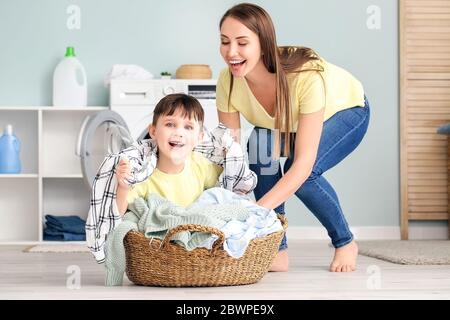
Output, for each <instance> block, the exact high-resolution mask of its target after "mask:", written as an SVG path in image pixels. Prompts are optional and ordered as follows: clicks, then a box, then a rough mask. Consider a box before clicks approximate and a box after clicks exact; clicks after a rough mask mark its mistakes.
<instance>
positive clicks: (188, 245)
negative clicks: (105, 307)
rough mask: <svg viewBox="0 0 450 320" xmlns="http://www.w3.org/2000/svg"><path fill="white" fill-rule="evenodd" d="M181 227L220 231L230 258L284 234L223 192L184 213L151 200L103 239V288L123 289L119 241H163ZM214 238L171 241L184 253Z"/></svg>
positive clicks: (184, 236) (207, 195)
mask: <svg viewBox="0 0 450 320" xmlns="http://www.w3.org/2000/svg"><path fill="white" fill-rule="evenodd" d="M264 212H265V214H264ZM246 223H247V224H246ZM184 224H199V225H203V226H209V227H214V228H217V229H219V230H223V231H224V233H225V235H226V238H225V242H224V250H226V251H227V252H228V254H229V255H230V256H232V257H235V258H239V257H240V256H242V255H243V254H244V253H245V250H246V248H247V245H248V243H249V242H250V240H252V239H254V238H256V237H259V236H263V235H266V234H269V233H273V232H276V231H280V230H283V228H282V226H281V223H280V221H279V220H278V219H277V216H276V214H275V213H274V212H273V210H268V209H265V208H262V207H260V206H258V205H256V204H254V203H252V202H251V201H249V200H248V199H247V198H245V197H242V196H239V195H236V194H234V193H233V192H231V191H229V190H225V189H223V188H212V189H209V190H206V191H205V192H204V193H203V194H202V196H200V198H199V199H198V200H197V201H196V203H195V204H193V205H192V206H191V207H189V208H186V209H185V208H182V207H180V206H177V205H175V204H173V203H172V202H170V201H168V200H166V199H163V198H161V197H159V196H158V195H156V194H150V196H149V198H148V199H147V201H146V200H144V199H143V198H138V199H136V201H135V202H134V204H133V205H131V206H130V211H129V212H128V213H127V214H126V215H125V216H124V220H123V222H122V223H121V224H120V225H119V226H118V227H117V228H116V229H114V230H113V231H111V232H110V233H109V234H108V238H107V243H106V260H105V267H106V285H120V284H122V279H123V273H124V271H125V267H126V260H125V249H124V246H123V239H124V237H125V235H126V234H127V233H128V232H129V231H130V230H138V231H139V232H142V233H144V234H145V235H146V236H147V237H149V238H157V239H163V238H164V236H165V235H166V233H167V231H168V230H169V229H172V228H174V227H176V226H179V225H184ZM214 237H215V236H212V235H211V234H210V233H204V232H194V233H191V232H189V231H184V232H179V233H177V234H175V235H174V236H173V237H172V240H174V241H175V242H176V243H178V244H179V245H181V246H183V247H184V248H185V249H186V250H193V249H195V248H199V247H204V246H206V247H208V246H209V247H210V246H211V245H212V243H213V242H214V240H215V238H214Z"/></svg>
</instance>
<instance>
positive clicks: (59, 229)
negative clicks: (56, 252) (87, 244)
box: [44, 214, 86, 241]
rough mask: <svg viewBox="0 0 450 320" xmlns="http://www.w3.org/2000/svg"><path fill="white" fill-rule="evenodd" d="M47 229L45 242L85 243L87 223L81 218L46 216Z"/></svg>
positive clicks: (45, 229)
mask: <svg viewBox="0 0 450 320" xmlns="http://www.w3.org/2000/svg"><path fill="white" fill-rule="evenodd" d="M45 219H46V227H45V228H44V240H49V241H85V240H86V232H85V224H86V221H84V220H83V219H81V218H80V217H79V216H53V215H50V214H47V215H45Z"/></svg>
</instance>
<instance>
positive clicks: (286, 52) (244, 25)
mask: <svg viewBox="0 0 450 320" xmlns="http://www.w3.org/2000/svg"><path fill="white" fill-rule="evenodd" d="M220 36H221V46H220V53H221V55H222V57H223V59H224V60H225V62H226V63H227V65H228V67H227V68H226V69H224V70H223V71H222V72H221V74H220V76H219V79H218V84H217V108H218V114H219V120H220V121H221V122H222V123H224V124H225V125H227V126H228V127H229V128H231V129H233V131H234V133H233V134H234V135H235V138H236V139H239V138H238V137H239V129H240V120H239V119H240V118H239V116H240V114H242V115H243V116H244V117H245V118H246V119H247V120H248V121H249V122H250V123H251V124H253V125H254V126H255V128H254V130H253V132H252V134H251V136H250V139H249V143H248V152H249V162H250V168H251V169H252V170H253V171H254V172H255V173H256V174H257V175H258V185H257V187H256V189H255V190H254V193H255V198H256V200H257V203H258V204H259V205H261V206H263V207H267V208H271V209H274V210H275V211H276V212H278V213H282V214H283V213H284V202H285V201H286V200H287V199H288V198H289V197H291V196H292V195H293V194H295V195H296V196H297V197H298V198H299V199H300V200H301V201H302V202H303V203H304V204H305V205H306V207H307V208H308V209H309V210H310V211H311V212H312V213H313V214H314V215H315V216H316V217H317V218H318V219H319V221H320V222H321V223H322V225H323V226H324V227H325V228H326V229H327V231H328V235H329V236H330V238H331V241H332V244H333V246H334V247H335V255H334V258H333V261H332V262H331V264H330V271H334V272H348V271H353V270H355V268H356V258H357V255H358V247H357V244H356V242H355V240H354V238H353V235H352V233H351V232H350V229H349V227H348V224H347V221H346V219H345V217H344V214H343V212H342V209H341V206H340V204H339V200H338V197H337V195H336V192H335V191H334V189H333V187H332V186H331V185H330V183H329V182H328V181H327V180H326V179H325V178H324V177H323V176H322V174H323V173H324V172H326V171H327V170H329V169H330V168H332V167H334V166H335V165H336V164H338V163H339V162H341V161H342V160H343V159H344V158H345V157H346V156H348V155H349V154H350V153H351V152H352V151H353V150H355V148H356V147H357V146H358V145H359V143H360V142H361V140H362V138H363V137H364V135H365V133H366V130H367V127H368V123H369V117H370V111H369V104H368V101H367V99H366V98H365V95H364V90H363V87H362V85H361V83H360V82H359V81H358V80H357V79H355V78H354V77H353V76H352V75H351V74H350V73H349V72H347V71H345V70H344V69H342V68H340V67H338V66H335V65H333V64H331V63H329V62H327V61H325V60H324V59H323V58H321V57H320V56H318V55H317V53H315V52H314V51H313V50H312V49H309V48H305V47H278V46H277V43H276V37H275V30H274V27H273V24H272V21H271V19H270V16H269V15H268V14H267V12H266V11H265V10H264V9H262V8H261V7H259V6H257V5H254V4H248V3H243V4H238V5H236V6H234V7H232V8H231V9H229V10H228V11H227V12H226V13H225V14H224V16H223V17H222V19H221V21H220ZM287 133H288V134H287ZM280 156H285V157H287V160H286V162H285V165H284V170H283V172H284V175H283V174H282V171H281V167H280V160H279V158H280ZM288 265H289V260H288V255H287V243H286V239H283V241H282V243H281V245H280V251H279V253H278V255H277V257H276V259H275V260H274V262H273V264H272V267H271V270H272V271H287V270H288Z"/></svg>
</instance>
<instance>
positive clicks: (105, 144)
mask: <svg viewBox="0 0 450 320" xmlns="http://www.w3.org/2000/svg"><path fill="white" fill-rule="evenodd" d="M132 143H133V139H132V137H131V134H130V130H129V129H128V126H127V124H126V123H125V121H124V120H123V119H122V117H121V116H120V115H119V114H117V113H116V112H114V111H111V110H105V111H101V112H99V113H96V114H95V115H92V116H88V117H86V118H85V120H84V122H83V125H82V127H81V130H80V133H79V136H78V143H77V150H76V153H77V155H78V156H79V157H80V161H81V171H82V173H83V177H84V180H85V182H86V184H87V185H88V186H89V188H92V183H93V181H94V177H95V175H96V174H97V171H98V169H99V167H100V165H101V163H102V162H103V160H104V158H105V156H107V155H108V154H111V153H118V152H119V151H120V150H122V149H125V148H128V147H129V146H130V145H131V144H132Z"/></svg>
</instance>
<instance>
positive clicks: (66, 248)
mask: <svg viewBox="0 0 450 320" xmlns="http://www.w3.org/2000/svg"><path fill="white" fill-rule="evenodd" d="M23 252H90V251H89V248H88V247H87V246H86V245H84V244H75V243H68V244H38V245H35V246H32V247H29V248H26V249H24V250H23Z"/></svg>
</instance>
